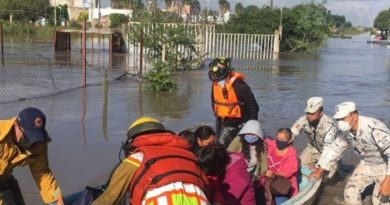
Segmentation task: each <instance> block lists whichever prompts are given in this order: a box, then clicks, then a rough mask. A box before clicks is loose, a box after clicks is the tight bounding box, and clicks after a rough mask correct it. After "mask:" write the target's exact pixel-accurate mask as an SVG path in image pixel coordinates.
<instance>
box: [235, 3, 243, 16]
mask: <svg viewBox="0 0 390 205" xmlns="http://www.w3.org/2000/svg"><path fill="white" fill-rule="evenodd" d="M243 10H244V6H243V5H242V3H237V4H236V6H235V7H234V12H235V13H236V15H240V14H241V13H242V11H243Z"/></svg>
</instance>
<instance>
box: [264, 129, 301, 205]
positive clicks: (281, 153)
mask: <svg viewBox="0 0 390 205" xmlns="http://www.w3.org/2000/svg"><path fill="white" fill-rule="evenodd" d="M291 136H292V133H291V130H290V129H289V128H280V129H279V130H278V132H277V133H276V137H275V140H271V139H266V140H265V141H266V143H267V147H268V170H267V172H266V174H265V175H266V176H267V177H271V178H272V177H275V175H281V176H284V177H286V178H288V179H289V180H290V183H291V188H290V193H288V194H287V195H277V196H274V202H275V205H279V204H281V203H283V202H284V201H287V200H288V199H289V198H291V197H292V196H295V195H296V194H298V181H297V174H298V169H299V165H298V157H297V151H296V150H295V148H294V147H293V146H291V142H290V140H291Z"/></svg>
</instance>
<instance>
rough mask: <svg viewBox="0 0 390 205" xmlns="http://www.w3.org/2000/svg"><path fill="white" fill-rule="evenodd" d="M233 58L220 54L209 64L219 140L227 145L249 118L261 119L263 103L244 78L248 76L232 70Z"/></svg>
mask: <svg viewBox="0 0 390 205" xmlns="http://www.w3.org/2000/svg"><path fill="white" fill-rule="evenodd" d="M230 61H231V59H230V58H224V57H219V58H216V59H214V60H213V61H212V62H211V63H210V64H209V71H208V75H209V79H210V80H211V81H212V82H213V85H212V89H211V106H212V109H213V111H214V115H215V117H216V132H217V138H218V142H219V143H220V144H222V145H224V146H225V147H227V146H228V145H229V143H230V142H231V141H232V139H233V138H234V137H235V136H236V135H237V133H238V131H239V130H240V128H241V127H240V126H241V125H242V124H243V123H245V122H246V121H248V120H257V118H258V112H259V106H258V104H257V102H256V99H255V97H254V95H253V93H252V91H251V89H250V87H249V86H248V85H247V84H246V83H245V81H244V75H243V74H241V73H238V72H234V71H232V69H231V67H230Z"/></svg>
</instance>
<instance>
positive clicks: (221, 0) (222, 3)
mask: <svg viewBox="0 0 390 205" xmlns="http://www.w3.org/2000/svg"><path fill="white" fill-rule="evenodd" d="M218 4H219V10H220V11H221V14H224V13H226V12H227V11H229V10H230V3H229V2H228V1H227V0H218Z"/></svg>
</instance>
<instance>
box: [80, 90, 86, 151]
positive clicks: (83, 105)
mask: <svg viewBox="0 0 390 205" xmlns="http://www.w3.org/2000/svg"><path fill="white" fill-rule="evenodd" d="M81 90H82V92H81V93H82V94H81V99H82V100H81V117H80V125H81V139H82V141H83V143H84V144H87V131H86V128H85V115H86V114H87V88H86V87H82V88H81Z"/></svg>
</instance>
